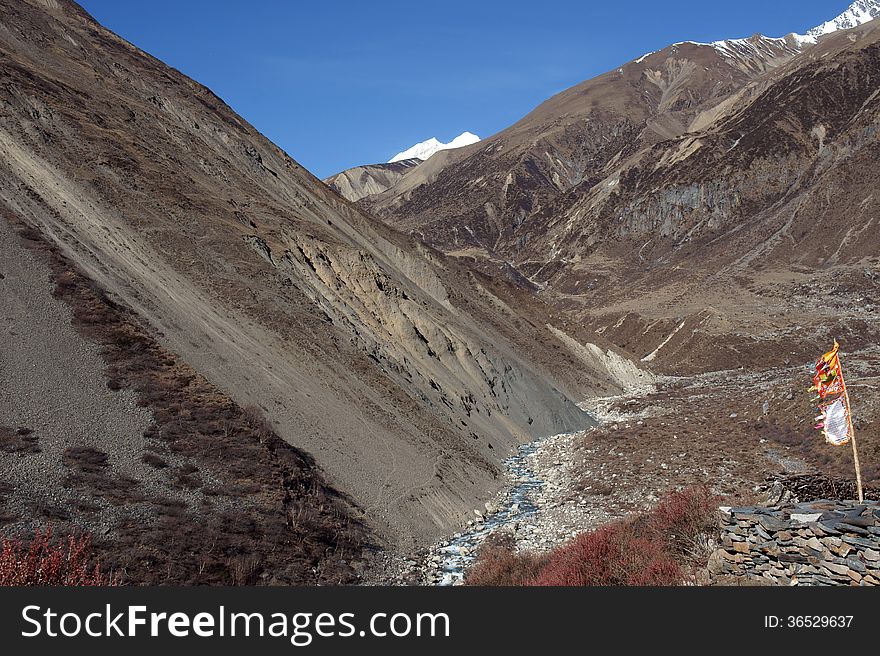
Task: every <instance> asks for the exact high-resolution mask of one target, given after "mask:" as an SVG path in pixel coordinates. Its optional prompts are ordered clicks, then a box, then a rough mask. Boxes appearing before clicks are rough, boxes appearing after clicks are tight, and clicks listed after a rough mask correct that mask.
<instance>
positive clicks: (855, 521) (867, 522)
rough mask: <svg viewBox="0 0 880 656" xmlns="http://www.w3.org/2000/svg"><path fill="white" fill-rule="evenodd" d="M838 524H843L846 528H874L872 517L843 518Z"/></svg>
mask: <svg viewBox="0 0 880 656" xmlns="http://www.w3.org/2000/svg"><path fill="white" fill-rule="evenodd" d="M838 523H839V524H845V525H846V526H860V527H862V528H867V527H868V526H874V518H873V517H870V518H869V517H845V518H843V519H841V520H840V521H839V522H838Z"/></svg>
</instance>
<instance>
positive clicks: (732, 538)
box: [709, 499, 880, 585]
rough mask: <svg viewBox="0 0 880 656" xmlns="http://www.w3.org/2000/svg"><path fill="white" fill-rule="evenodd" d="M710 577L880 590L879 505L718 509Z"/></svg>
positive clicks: (813, 504)
mask: <svg viewBox="0 0 880 656" xmlns="http://www.w3.org/2000/svg"><path fill="white" fill-rule="evenodd" d="M720 511H721V520H720V524H721V544H720V548H719V549H717V550H716V551H715V552H714V553H713V554H712V556H711V558H710V560H709V569H710V571H711V572H712V573H713V574H716V575H721V574H727V575H733V576H742V577H747V578H749V579H757V580H759V581H763V582H766V583H767V584H768V585H878V584H880V502H877V501H865V502H864V503H861V504H860V503H857V502H855V501H832V500H828V499H821V500H819V501H810V502H805V503H796V504H788V505H783V506H773V507H769V508H766V507H761V506H747V507H742V508H727V507H722V508H721V509H720Z"/></svg>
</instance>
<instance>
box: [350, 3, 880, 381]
mask: <svg viewBox="0 0 880 656" xmlns="http://www.w3.org/2000/svg"><path fill="white" fill-rule="evenodd" d="M878 6H880V3H877V2H876V1H872V2H858V3H855V4H854V5H853V7H852V8H851V9H850V10H849V11H848V12H847V13H845V14H844V15H843V16H842V17H840V18H839V19H836V20H835V21H831V22H830V23H829V24H826V25H825V26H820V27H819V28H816V30H811V31H810V33H808V34H807V35H803V36H798V35H795V34H792V35H788V36H787V37H783V38H768V37H764V36H761V35H755V36H753V37H750V38H748V39H737V40H729V41H720V42H715V43H711V44H699V43H693V42H684V43H678V44H674V45H671V46H669V47H668V48H665V49H663V50H661V51H659V52H655V53H649V54H647V55H645V56H643V57H640V58H639V59H637V60H635V61H632V62H629V63H627V64H625V65H623V66H622V67H620V68H618V69H616V70H614V71H610V72H608V73H606V74H604V75H601V76H599V77H597V78H595V79H593V80H589V81H587V82H584V83H582V84H580V85H578V86H576V87H573V88H571V89H569V90H567V91H564V92H563V93H561V94H559V95H557V96H555V97H553V98H551V99H550V100H548V101H547V102H545V103H544V104H542V105H541V106H540V107H538V108H537V109H535V110H534V111H533V112H532V113H531V114H529V115H528V116H526V117H525V118H523V119H522V120H521V121H519V122H518V123H516V124H515V125H513V126H511V127H510V128H508V129H506V130H504V131H502V132H500V133H499V134H497V135H495V136H493V137H490V138H488V139H486V140H484V141H482V142H481V143H480V144H477V145H475V146H471V147H469V148H467V149H463V150H461V151H453V152H452V153H450V154H448V155H447V156H446V157H445V158H444V159H443V160H442V161H441V160H439V159H438V158H436V157H435V158H433V159H432V160H431V161H430V162H428V163H426V164H424V165H421V166H419V167H417V168H415V169H413V170H412V171H411V172H410V173H409V174H407V175H406V176H404V177H403V178H402V179H401V180H400V181H398V182H397V183H396V184H395V186H394V187H392V188H390V189H388V190H386V191H385V192H383V193H382V194H379V195H378V196H370V197H368V198H365V199H363V200H362V201H361V203H362V204H363V205H364V206H366V207H368V208H372V209H373V210H374V211H375V212H376V213H378V214H380V215H381V216H382V217H384V218H385V219H386V220H387V221H388V222H389V223H390V224H392V225H395V226H397V227H400V228H402V229H405V230H407V231H409V232H411V233H412V234H414V235H416V236H418V237H419V238H421V239H423V240H424V241H425V242H426V243H429V244H431V245H432V246H434V247H436V248H439V249H442V250H443V251H445V252H447V253H449V254H452V255H454V256H456V257H458V258H460V259H462V260H464V261H466V262H468V263H469V265H471V266H474V267H476V268H478V269H480V270H483V271H486V272H487V273H490V274H491V275H498V274H501V275H503V276H504V277H506V278H508V279H510V280H514V281H516V280H519V281H522V284H523V285H524V286H526V287H528V288H530V289H532V290H533V291H538V292H539V293H540V296H541V297H542V298H543V299H544V300H545V301H546V302H548V303H550V304H552V305H554V306H555V307H556V309H557V311H558V312H559V313H560V316H564V317H566V318H567V319H568V320H569V321H570V322H571V323H577V324H586V325H587V326H589V327H590V328H592V329H593V330H595V331H596V332H597V333H599V334H601V335H602V336H603V337H605V338H607V339H609V340H610V341H611V342H612V343H614V344H616V345H617V346H618V347H620V348H622V349H625V350H627V351H629V352H630V353H631V355H632V356H633V357H634V358H635V359H637V360H641V361H643V362H644V363H645V366H649V367H653V368H658V369H660V370H663V371H670V372H681V373H687V372H692V371H695V370H714V369H719V368H727V367H739V366H752V365H753V364H755V363H762V364H763V363H783V362H784V361H786V360H791V359H792V358H800V357H804V358H809V357H811V354H812V353H813V351H814V350H815V349H816V348H821V347H820V346H819V344H820V343H822V344H824V343H825V342H826V341H827V340H828V339H829V338H830V336H831V334H832V333H833V334H837V335H838V336H840V337H841V338H842V339H847V340H848V343H849V344H850V346H851V347H853V348H857V347H859V346H861V345H863V344H865V343H867V342H868V341H870V340H871V339H873V336H874V335H875V333H876V324H874V323H873V322H872V319H873V317H874V316H875V311H876V308H875V301H874V298H875V295H876V292H877V289H876V281H877V279H878V273H880V272H878V271H877V264H878V260H877V258H876V256H875V255H874V253H875V252H876V248H875V246H876V245H875V244H874V234H875V232H876V231H874V230H873V229H872V227H871V226H872V225H873V222H874V220H875V219H874V217H875V215H876V210H877V199H876V198H875V194H874V191H873V188H872V186H871V183H870V182H869V180H870V179H871V178H872V175H870V174H868V173H867V172H870V171H877V164H878V160H877V150H876V149H877V125H878V95H877V79H878V74H880V54H878V53H880V51H878V33H880V25H878V21H870V18H871V16H872V15H873V13H876V11H877V7H878ZM872 12H873V13H872ZM865 21H870V22H865ZM858 23H863V24H861V25H859V26H856V27H854V28H853V29H844V30H842V31H833V32H830V28H829V27H828V25H832V26H835V25H836V26H838V27H840V28H845V27H848V26H850V25H851V24H858ZM827 32H830V33H827ZM820 33H821V34H820ZM826 33H827V34H826ZM434 160H437V161H434Z"/></svg>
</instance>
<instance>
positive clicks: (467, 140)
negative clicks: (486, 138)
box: [388, 132, 480, 163]
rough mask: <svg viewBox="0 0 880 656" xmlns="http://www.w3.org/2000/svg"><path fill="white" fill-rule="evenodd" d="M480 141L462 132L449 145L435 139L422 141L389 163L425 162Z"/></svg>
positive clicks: (475, 136) (469, 133)
mask: <svg viewBox="0 0 880 656" xmlns="http://www.w3.org/2000/svg"><path fill="white" fill-rule="evenodd" d="M479 140H480V138H479V137H478V136H477V135H475V134H473V133H472V132H462V133H461V134H460V135H458V136H457V137H456V138H455V139H453V140H452V141H450V142H449V143H443V142H441V141H437V139H435V138H434V137H431V138H430V139H428V140H427V141H422V142H421V143H417V144H416V145H415V146H412V147H411V148H407V149H406V150H404V151H403V152H401V153H397V154H396V155H395V156H394V157H392V158H391V159H389V160H388V162H389V163H391V162H399V161H400V160H403V159H413V158H418V159H422V160H424V159H428V158H429V157H430V156H431V155H433V154H434V153H436V152H437V151H439V150H450V149H452V148H461V147H462V146H470V145H471V144H474V143H477V142H478V141H479Z"/></svg>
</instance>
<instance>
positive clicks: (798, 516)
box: [791, 513, 822, 524]
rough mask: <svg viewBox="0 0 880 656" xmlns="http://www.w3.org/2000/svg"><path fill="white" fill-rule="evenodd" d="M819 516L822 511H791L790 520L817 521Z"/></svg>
mask: <svg viewBox="0 0 880 656" xmlns="http://www.w3.org/2000/svg"><path fill="white" fill-rule="evenodd" d="M821 516H822V513H809V514H807V513H792V514H791V521H793V522H798V523H799V524H809V523H811V522H815V521H818V519H819V517H821Z"/></svg>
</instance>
